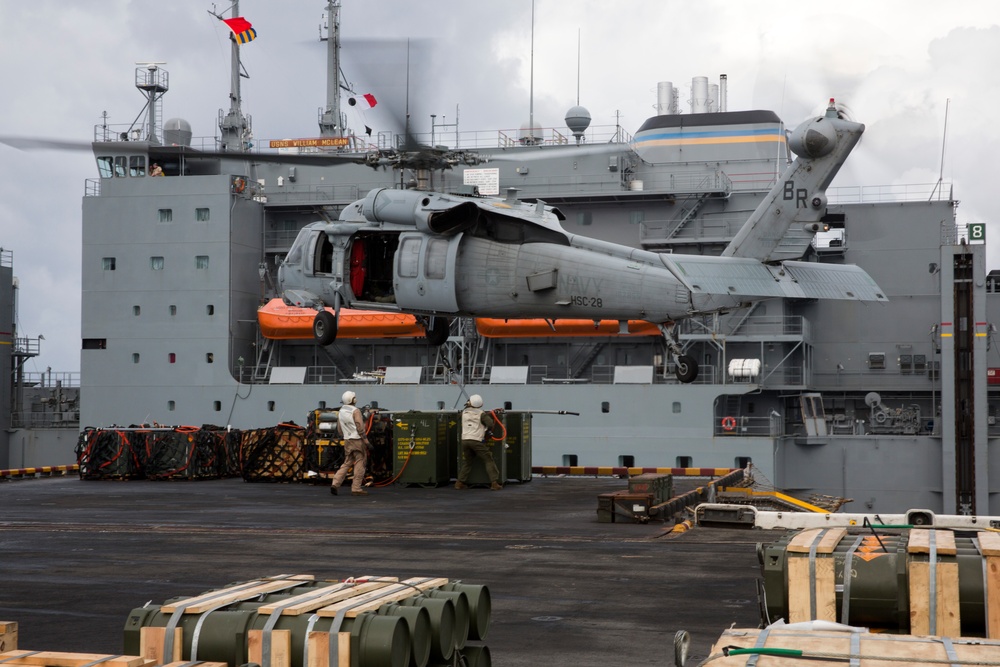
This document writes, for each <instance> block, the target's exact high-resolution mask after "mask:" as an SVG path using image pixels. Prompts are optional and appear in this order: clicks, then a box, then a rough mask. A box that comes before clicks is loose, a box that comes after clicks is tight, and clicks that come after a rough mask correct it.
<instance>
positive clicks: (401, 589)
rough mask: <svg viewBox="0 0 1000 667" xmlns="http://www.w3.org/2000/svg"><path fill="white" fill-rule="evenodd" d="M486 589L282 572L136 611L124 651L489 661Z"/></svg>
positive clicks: (299, 664) (284, 662) (392, 665)
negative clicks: (319, 578)
mask: <svg viewBox="0 0 1000 667" xmlns="http://www.w3.org/2000/svg"><path fill="white" fill-rule="evenodd" d="M490 615H491V603H490V595H489V590H488V589H487V588H486V587H485V586H481V585H474V584H463V583H458V582H449V581H448V580H447V579H445V578H438V577H417V578H411V579H406V580H405V581H399V580H398V579H397V578H395V577H375V576H365V577H357V578H351V579H347V580H343V581H316V580H315V579H314V578H313V577H312V576H311V575H279V576H276V577H270V578H267V579H260V580H254V581H248V582H242V583H238V584H232V585H230V586H227V587H225V588H222V589H219V590H214V591H208V592H206V593H204V594H202V595H198V596H195V597H191V598H183V599H176V600H170V601H168V602H167V603H165V604H164V605H162V606H146V607H141V608H138V609H133V610H132V612H131V613H130V614H129V617H128V620H127V621H126V625H125V650H126V652H135V653H138V654H139V655H142V656H144V657H147V658H151V659H154V660H158V661H161V662H167V661H171V662H172V661H178V660H191V661H194V660H213V661H219V662H226V663H228V664H229V665H232V666H235V665H242V664H245V663H247V662H252V663H256V664H259V665H261V667H340V666H342V665H343V666H345V667H346V666H348V665H352V666H354V667H383V666H385V667H428V666H434V667H436V666H438V665H451V664H456V663H458V662H459V661H461V664H466V665H469V666H470V667H473V666H474V667H484V666H487V665H489V664H490V654H489V649H488V647H487V646H486V645H484V644H481V643H479V642H482V641H483V640H485V638H486V635H487V632H488V630H489V624H490Z"/></svg>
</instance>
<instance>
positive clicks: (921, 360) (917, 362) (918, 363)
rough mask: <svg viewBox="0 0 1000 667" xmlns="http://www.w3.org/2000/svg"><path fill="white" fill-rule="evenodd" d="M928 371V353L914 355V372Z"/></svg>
mask: <svg viewBox="0 0 1000 667" xmlns="http://www.w3.org/2000/svg"><path fill="white" fill-rule="evenodd" d="M926 371H927V355H926V354H915V355H913V372H914V373H924V372H926Z"/></svg>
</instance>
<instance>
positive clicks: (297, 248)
mask: <svg viewBox="0 0 1000 667" xmlns="http://www.w3.org/2000/svg"><path fill="white" fill-rule="evenodd" d="M308 244H309V234H303V233H300V234H299V235H298V236H296V237H295V241H294V242H293V243H292V247H291V248H289V250H288V254H287V255H285V264H289V265H295V264H299V263H301V262H302V253H303V252H304V251H305V247H306V246H307V245H308Z"/></svg>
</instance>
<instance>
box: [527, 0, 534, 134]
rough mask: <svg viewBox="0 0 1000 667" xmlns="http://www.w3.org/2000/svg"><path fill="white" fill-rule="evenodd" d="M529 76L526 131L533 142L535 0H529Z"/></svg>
mask: <svg viewBox="0 0 1000 667" xmlns="http://www.w3.org/2000/svg"><path fill="white" fill-rule="evenodd" d="M530 60H531V65H530V67H529V69H530V70H531V77H530V79H529V85H528V132H529V133H530V135H529V136H530V137H531V143H535V0H531V59H530Z"/></svg>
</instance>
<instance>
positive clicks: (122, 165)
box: [115, 155, 128, 178]
mask: <svg viewBox="0 0 1000 667" xmlns="http://www.w3.org/2000/svg"><path fill="white" fill-rule="evenodd" d="M127 170H128V158H127V157H125V156H124V155H118V156H115V178H125V173H126V171H127Z"/></svg>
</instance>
